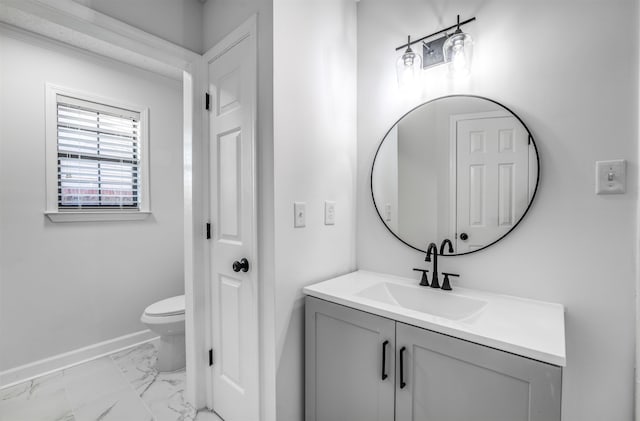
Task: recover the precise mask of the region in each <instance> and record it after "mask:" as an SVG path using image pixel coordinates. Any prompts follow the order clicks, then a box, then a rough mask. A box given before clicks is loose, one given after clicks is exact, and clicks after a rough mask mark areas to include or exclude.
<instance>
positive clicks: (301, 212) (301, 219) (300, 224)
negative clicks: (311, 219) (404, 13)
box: [293, 202, 307, 228]
mask: <svg viewBox="0 0 640 421" xmlns="http://www.w3.org/2000/svg"><path fill="white" fill-rule="evenodd" d="M293 226H294V228H304V227H305V226H307V204H306V203H305V202H293Z"/></svg>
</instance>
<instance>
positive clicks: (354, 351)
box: [305, 297, 395, 421]
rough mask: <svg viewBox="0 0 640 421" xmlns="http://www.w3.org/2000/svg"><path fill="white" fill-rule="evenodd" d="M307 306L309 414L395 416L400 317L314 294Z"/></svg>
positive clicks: (322, 420)
mask: <svg viewBox="0 0 640 421" xmlns="http://www.w3.org/2000/svg"><path fill="white" fill-rule="evenodd" d="M305 311H306V318H305V323H306V332H305V335H306V341H305V342H306V350H305V353H306V363H305V364H306V370H305V371H306V391H305V393H306V405H305V407H306V410H305V412H306V420H307V421H347V420H354V421H355V420H367V421H376V420H378V421H390V420H393V416H394V415H393V414H394V382H395V377H394V366H395V361H394V351H393V350H394V347H395V322H393V321H392V320H388V319H385V318H383V317H379V316H375V315H372V314H369V313H365V312H362V311H359V310H354V309H350V308H348V307H344V306H340V305H336V304H333V303H329V302H326V301H323V300H319V299H316V298H312V297H307V298H306V309H305ZM383 354H385V357H386V361H384V363H385V364H384V367H383V359H382V357H383ZM383 368H384V370H385V371H384V373H383ZM383 374H384V375H386V376H383ZM383 377H385V378H384V380H383Z"/></svg>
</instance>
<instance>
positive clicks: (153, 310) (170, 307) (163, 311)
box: [144, 295, 185, 317]
mask: <svg viewBox="0 0 640 421" xmlns="http://www.w3.org/2000/svg"><path fill="white" fill-rule="evenodd" d="M184 309H185V302H184V295H177V296H175V297H171V298H167V299H165V300H161V301H158V302H156V303H153V304H151V305H150V306H149V307H147V308H146V309H145V310H144V315H145V316H149V317H168V316H179V315H184Z"/></svg>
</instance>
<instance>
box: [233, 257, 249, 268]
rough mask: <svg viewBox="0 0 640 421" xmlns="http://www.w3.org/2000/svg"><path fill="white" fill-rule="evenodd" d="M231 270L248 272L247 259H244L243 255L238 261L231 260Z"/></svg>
mask: <svg viewBox="0 0 640 421" xmlns="http://www.w3.org/2000/svg"><path fill="white" fill-rule="evenodd" d="M233 271H234V272H240V271H243V272H248V271H249V261H248V260H247V259H245V258H244V257H243V258H242V259H240V261H239V262H238V261H237V260H236V261H235V262H233Z"/></svg>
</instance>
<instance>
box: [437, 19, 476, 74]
mask: <svg viewBox="0 0 640 421" xmlns="http://www.w3.org/2000/svg"><path fill="white" fill-rule="evenodd" d="M442 51H443V53H444V60H445V62H447V63H449V73H450V74H451V75H452V76H453V77H455V78H458V77H464V76H468V75H469V72H470V71H471V61H472V59H473V40H472V39H471V35H469V34H465V33H464V32H462V31H461V30H460V28H458V29H457V30H456V32H455V33H454V34H453V35H451V36H450V37H449V38H447V40H446V41H445V43H444V45H443V46H442Z"/></svg>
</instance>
